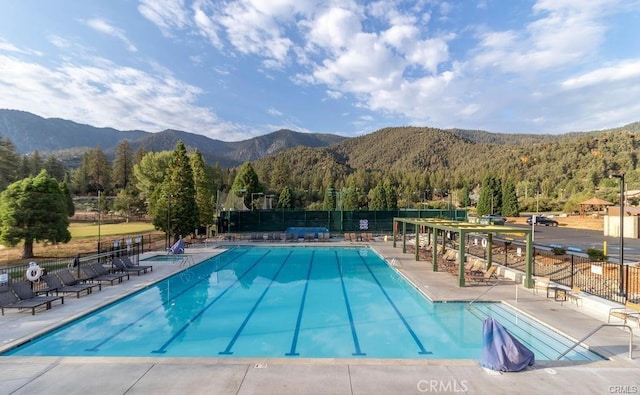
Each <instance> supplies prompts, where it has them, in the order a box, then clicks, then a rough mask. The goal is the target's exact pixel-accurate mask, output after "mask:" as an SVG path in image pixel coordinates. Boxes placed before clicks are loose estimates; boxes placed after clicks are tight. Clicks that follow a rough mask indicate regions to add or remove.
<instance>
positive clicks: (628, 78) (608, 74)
mask: <svg viewBox="0 0 640 395" xmlns="http://www.w3.org/2000/svg"><path fill="white" fill-rule="evenodd" d="M638 80H640V59H634V60H629V61H624V62H619V63H617V64H615V65H612V66H607V67H602V68H599V69H597V70H593V71H590V72H588V73H584V74H581V75H579V76H576V77H571V78H568V79H566V80H565V81H563V82H562V87H563V88H566V89H578V88H584V87H589V86H595V85H605V84H610V83H620V82H622V83H624V84H629V85H630V84H638V82H640V81H638Z"/></svg>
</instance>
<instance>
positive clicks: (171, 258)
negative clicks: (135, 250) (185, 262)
mask: <svg viewBox="0 0 640 395" xmlns="http://www.w3.org/2000/svg"><path fill="white" fill-rule="evenodd" d="M184 257H185V255H175V254H165V255H153V256H149V257H146V258H141V259H140V261H141V262H142V261H158V262H174V261H179V260H181V259H182V258H184Z"/></svg>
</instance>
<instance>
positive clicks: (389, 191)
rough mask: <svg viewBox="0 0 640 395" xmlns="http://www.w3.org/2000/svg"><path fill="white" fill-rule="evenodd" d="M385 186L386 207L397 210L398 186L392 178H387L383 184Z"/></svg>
mask: <svg viewBox="0 0 640 395" xmlns="http://www.w3.org/2000/svg"><path fill="white" fill-rule="evenodd" d="M382 186H383V188H384V196H385V198H386V200H387V201H386V204H385V208H386V209H392V210H395V209H397V208H398V188H397V187H396V186H395V185H394V183H393V182H392V181H391V179H389V178H387V179H386V180H385V181H384V183H383V184H382Z"/></svg>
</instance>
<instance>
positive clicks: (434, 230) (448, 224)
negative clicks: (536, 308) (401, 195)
mask: <svg viewBox="0 0 640 395" xmlns="http://www.w3.org/2000/svg"><path fill="white" fill-rule="evenodd" d="M399 223H402V252H407V248H406V247H407V224H411V225H413V226H414V227H415V234H416V249H415V250H416V261H417V260H419V259H420V255H419V254H420V235H421V234H422V233H427V235H430V237H431V246H432V248H431V250H432V255H433V262H432V263H433V271H434V272H437V271H438V248H437V247H438V234H440V235H441V244H442V247H443V250H444V246H445V242H446V234H447V232H449V233H457V234H458V240H459V244H458V286H459V287H464V284H465V281H464V262H465V259H464V257H465V236H466V235H467V234H482V235H486V237H487V239H486V240H487V243H486V245H485V243H483V244H482V245H483V247H485V248H486V253H487V262H488V264H489V265H491V264H492V262H493V252H492V249H491V246H492V244H493V236H494V235H495V234H510V235H513V236H523V237H524V238H525V241H526V270H525V280H524V286H525V287H526V288H533V270H532V268H533V264H532V262H533V259H532V258H533V248H532V247H533V240H532V237H531V234H532V233H531V232H532V230H531V229H528V228H515V227H511V226H504V225H482V224H474V223H470V222H462V221H454V220H448V219H438V218H397V217H396V218H394V219H393V247H394V248H395V247H396V239H397V237H396V235H397V228H398V224H399ZM423 230H424V232H423Z"/></svg>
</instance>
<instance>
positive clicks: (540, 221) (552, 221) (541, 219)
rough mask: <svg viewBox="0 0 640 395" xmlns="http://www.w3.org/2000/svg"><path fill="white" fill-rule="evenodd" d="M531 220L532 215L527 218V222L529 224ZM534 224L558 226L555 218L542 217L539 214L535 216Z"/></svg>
mask: <svg viewBox="0 0 640 395" xmlns="http://www.w3.org/2000/svg"><path fill="white" fill-rule="evenodd" d="M532 221H533V216H531V217H529V218H527V223H528V224H529V225H531V222H532ZM536 225H544V226H558V221H556V220H555V219H551V218H549V217H543V216H541V215H537V216H536Z"/></svg>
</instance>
